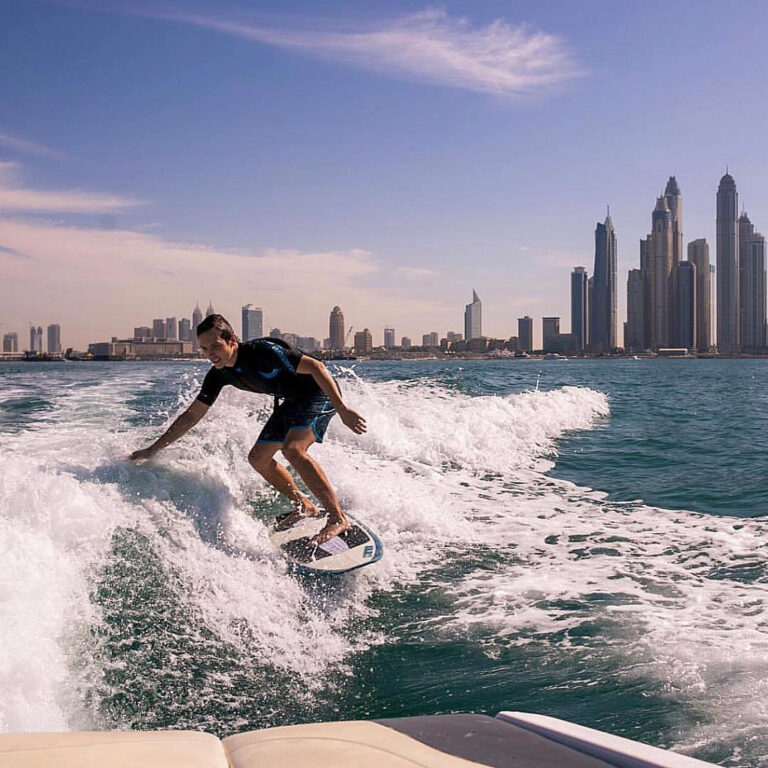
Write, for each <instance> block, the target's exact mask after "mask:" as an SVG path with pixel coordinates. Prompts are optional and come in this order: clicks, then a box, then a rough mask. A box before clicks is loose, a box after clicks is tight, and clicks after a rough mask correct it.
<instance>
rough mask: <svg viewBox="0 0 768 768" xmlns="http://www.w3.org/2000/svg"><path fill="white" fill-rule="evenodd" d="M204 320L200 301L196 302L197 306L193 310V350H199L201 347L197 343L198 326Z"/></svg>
mask: <svg viewBox="0 0 768 768" xmlns="http://www.w3.org/2000/svg"><path fill="white" fill-rule="evenodd" d="M202 322H203V310H202V309H200V302H199V301H196V302H195V308H194V309H193V310H192V351H193V352H197V350H198V349H199V348H200V347H199V345H198V343H197V326H198V325H200V323H202Z"/></svg>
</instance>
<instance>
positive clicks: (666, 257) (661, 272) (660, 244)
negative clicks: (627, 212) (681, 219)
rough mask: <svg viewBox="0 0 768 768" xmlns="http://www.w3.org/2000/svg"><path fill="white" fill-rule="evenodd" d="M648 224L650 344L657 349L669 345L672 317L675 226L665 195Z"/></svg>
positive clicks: (658, 200) (657, 201) (660, 198)
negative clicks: (649, 230) (649, 241)
mask: <svg viewBox="0 0 768 768" xmlns="http://www.w3.org/2000/svg"><path fill="white" fill-rule="evenodd" d="M651 224H652V227H651V248H650V261H651V264H650V275H649V276H650V281H651V284H650V297H649V298H650V301H649V310H650V315H651V317H650V321H651V322H650V331H651V338H650V346H651V348H652V349H658V348H659V347H668V346H669V345H670V343H671V340H672V335H673V334H672V330H673V329H672V327H671V326H672V323H671V318H672V317H673V316H674V301H673V296H674V286H673V280H672V270H673V268H674V265H675V255H674V225H673V220H672V211H670V210H669V204H668V202H667V198H666V196H662V197H659V198H657V199H656V207H655V208H654V209H653V214H652V215H651Z"/></svg>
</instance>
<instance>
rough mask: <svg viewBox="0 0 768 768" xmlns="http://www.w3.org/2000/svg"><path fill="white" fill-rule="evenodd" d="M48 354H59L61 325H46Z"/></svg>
mask: <svg viewBox="0 0 768 768" xmlns="http://www.w3.org/2000/svg"><path fill="white" fill-rule="evenodd" d="M48 354H49V355H59V354H61V326H60V325H57V324H53V325H49V326H48Z"/></svg>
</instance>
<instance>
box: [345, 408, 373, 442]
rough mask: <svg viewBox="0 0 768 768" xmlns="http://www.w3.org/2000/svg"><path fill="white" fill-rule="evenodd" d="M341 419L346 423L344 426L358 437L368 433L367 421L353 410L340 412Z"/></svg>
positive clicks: (346, 409)
mask: <svg viewBox="0 0 768 768" xmlns="http://www.w3.org/2000/svg"><path fill="white" fill-rule="evenodd" d="M339 418H340V419H341V420H342V421H343V422H344V425H345V426H347V427H349V428H350V429H351V430H352V431H353V432H354V433H355V434H356V435H362V434H363V432H365V431H367V429H368V427H367V426H366V423H365V419H364V418H363V417H362V416H361V415H360V414H359V413H358V412H357V411H353V410H352V409H351V408H344V409H343V410H341V411H339Z"/></svg>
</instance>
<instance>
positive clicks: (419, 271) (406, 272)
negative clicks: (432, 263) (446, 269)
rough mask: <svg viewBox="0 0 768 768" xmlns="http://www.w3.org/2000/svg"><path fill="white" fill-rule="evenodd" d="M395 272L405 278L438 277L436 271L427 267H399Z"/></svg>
mask: <svg viewBox="0 0 768 768" xmlns="http://www.w3.org/2000/svg"><path fill="white" fill-rule="evenodd" d="M395 271H396V272H397V274H398V275H403V277H435V276H436V275H437V272H435V270H434V269H426V268H425V267H398V268H397V269H396V270H395Z"/></svg>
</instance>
